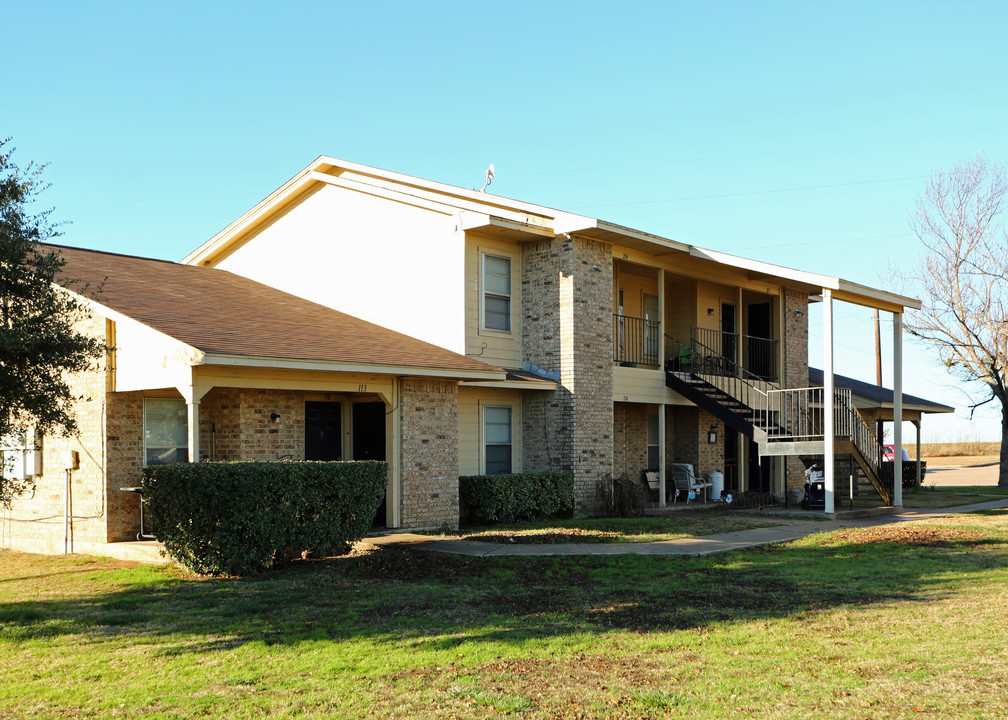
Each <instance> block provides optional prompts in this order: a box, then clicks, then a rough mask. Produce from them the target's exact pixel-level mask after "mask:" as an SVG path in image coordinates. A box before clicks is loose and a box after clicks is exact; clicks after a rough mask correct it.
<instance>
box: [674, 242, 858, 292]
mask: <svg viewBox="0 0 1008 720" xmlns="http://www.w3.org/2000/svg"><path fill="white" fill-rule="evenodd" d="M690 255H692V256H693V257H695V258H700V259H702V260H710V261H712V262H716V263H720V264H722V265H730V266H732V267H736V268H739V269H741V270H748V271H750V272H755V273H760V274H761V275H768V276H770V277H775V278H780V279H782V280H792V281H794V282H799V283H803V284H805V285H812V286H814V287H821V288H827V289H829V290H837V289H839V287H840V279H839V278H835V277H830V276H829V275H819V274H817V273H810V272H805V271H804V270H792V269H791V268H786V267H783V266H781V265H772V264H771V263H767V262H762V261H760V260H750V259H749V258H744V257H739V256H737V255H729V254H728V253H723V252H718V251H717V250H704V249H703V248H698V247H691V248H690Z"/></svg>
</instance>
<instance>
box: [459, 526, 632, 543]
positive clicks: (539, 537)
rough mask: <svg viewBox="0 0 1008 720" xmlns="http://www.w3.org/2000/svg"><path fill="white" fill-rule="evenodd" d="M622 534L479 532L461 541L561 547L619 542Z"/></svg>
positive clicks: (572, 531)
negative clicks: (569, 544)
mask: <svg viewBox="0 0 1008 720" xmlns="http://www.w3.org/2000/svg"><path fill="white" fill-rule="evenodd" d="M619 538H620V534H619V533H617V532H606V531H603V530H586V529H583V528H566V529H564V530H542V531H541V532H540V531H535V530H523V531H522V532H520V533H508V532H478V533H469V534H467V535H460V536H459V539H460V540H475V541H477V542H486V543H497V544H499V545H510V544H515V545H559V544H562V543H607V542H617V541H618V540H619Z"/></svg>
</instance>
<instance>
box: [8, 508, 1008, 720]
mask: <svg viewBox="0 0 1008 720" xmlns="http://www.w3.org/2000/svg"><path fill="white" fill-rule="evenodd" d="M1006 593H1008V514H1006V513H1005V512H1004V511H990V512H987V513H982V514H974V515H961V516H954V517H949V518H942V519H940V520H934V521H927V522H917V523H899V524H894V525H885V526H880V527H878V528H869V529H864V530H847V531H842V532H840V533H833V534H820V535H815V536H811V537H808V538H805V539H803V540H800V541H797V542H794V543H790V544H787V545H783V546H778V547H773V548H763V549H755V550H747V551H740V552H735V553H730V554H726V555H720V556H713V557H707V558H683V557H650V556H638V555H627V556H615V557H563V558H473V557H458V556H449V555H441V554H437V553H432V552H426V551H420V550H407V549H402V548H394V547H393V548H385V549H381V550H378V551H375V552H371V553H368V554H359V555H354V556H348V557H344V558H337V559H330V560H324V561H307V562H301V563H298V564H296V565H294V566H292V567H288V568H285V569H280V570H275V571H272V572H269V573H266V574H264V575H262V576H259V577H256V578H253V579H249V580H226V579H213V580H210V579H201V578H195V577H192V576H189V575H186V574H184V573H182V572H180V571H178V570H174V569H165V568H150V567H142V566H134V565H131V564H129V563H123V562H113V561H106V560H96V559H89V558H81V557H70V558H63V557H43V556H33V555H25V554H19V553H13V552H6V551H4V552H0V716H2V717H4V718H7V719H13V718H38V717H54V718H56V717H58V718H83V717H100V718H106V717H129V718H137V717H142V718H193V717H200V716H202V717H226V718H263V717H271V718H330V717H334V718H344V717H346V718H358V717H365V716H371V717H410V718H435V717H437V718H440V717H453V718H455V717H457V718H486V717H514V718H584V717H589V718H621V717H625V718H641V717H652V718H660V717H689V718H722V717H729V718H730V717H740V718H741V717H760V718H817V719H818V718H852V717H853V718H905V717H921V716H925V717H934V718H950V717H955V718H991V717H1005V716H1006V715H1008V653H1006V652H1005V648H1006V647H1008V624H1006V623H1005V622H1004V616H1005V609H1004V598H1005V596H1006Z"/></svg>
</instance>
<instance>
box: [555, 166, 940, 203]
mask: <svg viewBox="0 0 1008 720" xmlns="http://www.w3.org/2000/svg"><path fill="white" fill-rule="evenodd" d="M926 178H927V175H908V176H906V177H898V178H881V179H878V180H857V181H855V182H847V183H830V184H828V185H802V186H799V187H787V188H774V189H772V190H747V191H745V192H737V193H724V194H721V195H694V196H690V197H678V198H665V199H664V200H635V201H633V202H623V203H605V204H602V205H580V206H577V207H574V208H572V209H573V210H587V209H591V208H608V207H626V206H631V205H657V204H659V203H672V202H687V201H691V200H717V199H722V198H731V197H745V196H749V195H771V194H774V193H787V192H800V191H805V190H828V189H831V188H838V187H852V186H855V185H878V184H880V183H891V182H905V181H907V180H923V179H926Z"/></svg>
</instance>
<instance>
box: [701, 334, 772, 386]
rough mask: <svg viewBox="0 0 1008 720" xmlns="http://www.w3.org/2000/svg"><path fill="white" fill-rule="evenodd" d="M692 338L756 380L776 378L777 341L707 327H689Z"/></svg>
mask: <svg viewBox="0 0 1008 720" xmlns="http://www.w3.org/2000/svg"><path fill="white" fill-rule="evenodd" d="M690 334H691V337H692V339H694V340H696V341H697V342H699V343H700V344H701V345H703V346H704V347H706V348H709V349H710V350H712V351H714V352H717V353H718V354H719V355H721V356H722V357H724V358H726V359H727V360H728V361H730V366H731V367H732V368H734V366H735V365H738V366H739V367H742V368H744V369H746V370H748V371H749V372H750V373H751V374H752V375H754V376H755V377H757V378H759V379H760V380H767V381H774V380H776V379H777V341H776V340H771V339H769V338H761V337H756V336H755V335H745V334H740V333H730V332H725V331H723V330H712V329H710V328H702V327H693V328H690Z"/></svg>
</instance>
